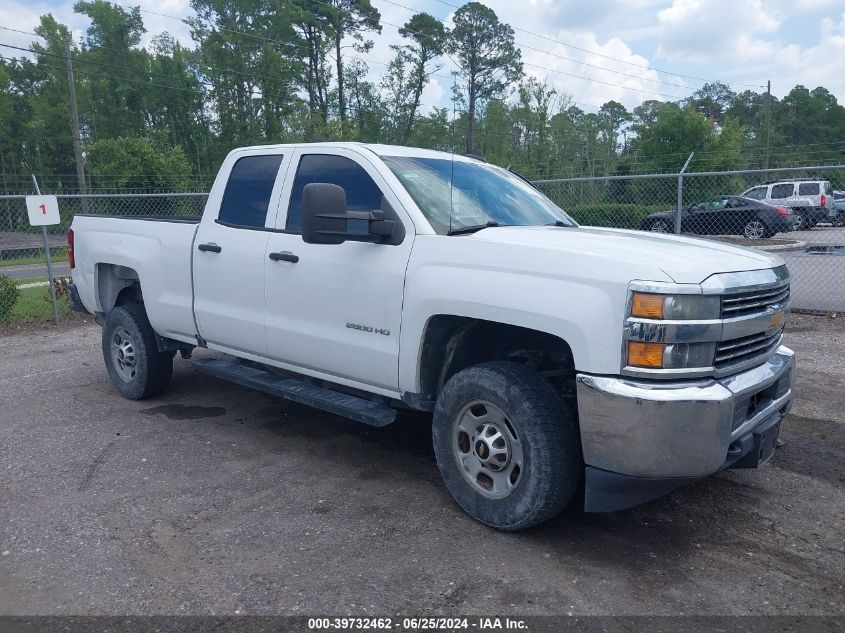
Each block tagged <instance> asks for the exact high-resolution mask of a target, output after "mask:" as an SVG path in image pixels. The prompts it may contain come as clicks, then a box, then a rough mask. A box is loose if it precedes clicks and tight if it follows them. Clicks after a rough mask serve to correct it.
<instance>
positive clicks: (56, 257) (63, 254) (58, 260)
mask: <svg viewBox="0 0 845 633" xmlns="http://www.w3.org/2000/svg"><path fill="white" fill-rule="evenodd" d="M51 257H52V262H53V263H54V264H67V249H66V248H63V249H61V250H58V251H51ZM26 264H44V265H46V264H47V260H46V259H44V253H43V252H42V253H39V254H38V255H31V256H29V257H14V258H12V259H0V270H2V269H3V267H4V266H24V265H26ZM0 274H2V272H0Z"/></svg>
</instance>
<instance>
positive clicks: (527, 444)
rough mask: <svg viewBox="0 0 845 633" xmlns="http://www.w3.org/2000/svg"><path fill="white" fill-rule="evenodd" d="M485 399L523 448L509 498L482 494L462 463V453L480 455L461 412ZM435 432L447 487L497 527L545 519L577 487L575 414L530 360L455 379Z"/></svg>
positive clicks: (487, 366) (437, 412)
mask: <svg viewBox="0 0 845 633" xmlns="http://www.w3.org/2000/svg"><path fill="white" fill-rule="evenodd" d="M479 401H483V402H487V403H489V404H492V405H493V406H494V407H498V409H500V412H501V413H504V415H505V416H506V417H505V422H504V424H506V425H507V426H508V429H509V430H512V431H513V433H514V435H515V437H516V438H518V442H519V445H520V447H521V448H520V452H521V462H522V468H521V469H520V472H519V474H518V478H517V479H516V481H515V483H514V485H513V489H512V491H511V492H509V493H508V494H507V496H505V497H503V498H490V497H489V496H486V495H485V494H482V492H480V491H479V489H477V486H476V485H474V484H473V483H472V482H471V479H470V477H469V475H467V474H466V472H467V471H465V469H464V468H463V467H462V466H461V463H460V462H459V460H460V459H461V458H462V456H463V457H466V456H470V455H472V457H475V455H474V454H473V453H472V451H473V450H475V449H473V448H470V450H469V452H466V451H463V449H462V448H461V446H460V445H459V439H458V435H459V433H460V421H459V417H463V416H462V413H463V412H465V411H466V410H467V407H469V406H470V405H471V404H472V403H476V402H479ZM477 406H478V405H477V404H476V405H475V406H473V407H472V409H470V411H472V410H474V409H475V407H477ZM482 406H483V405H482ZM432 435H433V439H434V453H435V456H436V458H437V466H438V468H439V469H440V474H441V476H442V477H443V481H444V482H445V484H446V488H448V490H449V492H450V493H451V494H452V496H453V497H454V499H455V501H457V503H458V505H460V506H461V508H463V509H464V510H465V511H466V512H467V513H468V514H469V515H471V516H472V517H474V518H475V519H477V520H479V521H481V522H482V523H485V524H486V525H489V526H491V527H494V528H497V529H499V530H508V531H513V530H522V529H525V528H528V527H531V526H533V525H537V524H539V523H542V522H543V521H546V520H547V519H550V518H551V517H553V516H554V515H556V514H558V513H559V512H560V511H561V510H563V509H564V508H565V507H566V506H567V505H568V504H569V502H570V501H571V500H572V498H573V497H574V495H575V493H576V492H577V489H578V486H579V483H580V479H581V472H582V470H583V463H582V458H581V443H580V439H579V435H578V430H577V425H576V420H575V416H574V415H572V414H571V413H569V412H567V411H566V410H565V407H564V406H563V404H562V402H561V399H560V398H559V397H558V395H557V394H556V393H555V391H554V389H553V388H552V385H551V384H550V383H549V382H548V381H547V380H545V379H544V378H542V377H541V376H540V375H539V374H538V373H537V372H536V371H534V370H532V369H529V368H528V367H526V366H524V365H520V364H518V363H512V362H505V361H499V362H491V363H484V364H481V365H475V366H473V367H470V368H468V369H465V370H463V371H461V372H459V373H457V374H455V375H454V376H452V378H451V379H450V380H449V381H448V382H447V383H446V385H445V386H444V387H443V389H442V390H441V392H440V394H439V395H438V397H437V403H436V405H435V408H434V427H433V433H432ZM470 446H472V444H470ZM511 475H512V473H511ZM479 476H483V472H482V473H481V475H479ZM477 481H478V480H477V479H476V483H477ZM512 483H513V482H512Z"/></svg>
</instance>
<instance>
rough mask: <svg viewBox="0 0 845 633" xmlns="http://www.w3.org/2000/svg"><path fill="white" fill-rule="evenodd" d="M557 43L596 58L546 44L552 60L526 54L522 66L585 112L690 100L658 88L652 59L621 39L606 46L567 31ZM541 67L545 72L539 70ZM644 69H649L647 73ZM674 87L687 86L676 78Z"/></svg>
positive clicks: (589, 35)
mask: <svg viewBox="0 0 845 633" xmlns="http://www.w3.org/2000/svg"><path fill="white" fill-rule="evenodd" d="M555 39H559V40H561V41H565V42H567V43H569V44H572V45H574V46H577V47H578V48H581V49H584V50H588V51H591V52H590V53H584V52H579V51H574V50H573V49H571V48H567V47H565V46H563V45H562V44H550V43H548V42H547V43H546V46H545V50H546V52H547V53H550V54H551V55H549V54H543V53H540V52H536V51H530V50H524V51H523V61H524V62H525V64H526V66H525V72H526V73H528V74H530V75H533V76H535V77H538V78H540V79H545V80H547V81H548V82H549V83H550V84H551V85H552V86H554V87H555V88H556V89H557V90H558V92H560V93H562V94H566V95H571V96H572V98H573V99H574V100H575V101H576V102H578V104H579V105H581V106H582V107H584V106H585V105H586V106H587V107H586V109H587V110H589V109H591V108H589V105H590V104H592V105H595V106H600V105H602V104H604V103H605V102H607V101H609V100H611V99H613V100H615V101H619V102H620V103H622V104H624V105H625V106H627V107H628V108H633V107H635V106H637V105H639V104H640V103H642V102H643V101H645V100H647V99H657V100H666V99H668V98H673V97H674V98H679V97H681V96H683V95H684V94H686V91H685V90H684V89H679V88H676V87H672V86H666V85H662V84H660V83H657V81H658V80H660V75H659V74H658V73H657V71H655V70H653V69H650V68H648V64H649V61H648V59H646V58H645V57H643V56H641V55H638V54H636V53H634V52H633V51H632V50H631V48H630V47H629V46H628V45H627V44H626V43H625V42H623V41H622V40H621V39H619V38H616V37H613V38H610V39H609V40H607V41H604V42H601V41H599V39H598V37H597V36H596V34H595V33H592V32H584V31H581V32H567V31H562V32H559V33H556V34H555ZM553 55H560V56H563V57H569V58H572V59H575V60H576V61H566V60H564V59H561V58H559V57H554V56H553ZM602 55H605V56H607V57H613V58H615V59H618V60H622V61H624V62H630V63H631V64H635V65H629V64H624V63H621V62H618V61H613V60H610V59H607V58H606V57H602ZM585 64H591V65H592V66H588V65H585ZM539 66H542V67H543V68H538V67H539ZM642 66H645V68H643V67H642ZM596 67H600V68H605V69H607V70H601V69H599V68H596ZM545 69H550V70H545ZM554 71H557V72H554ZM614 71H619V72H614ZM562 73H568V74H569V75H578V76H580V77H584V78H586V79H580V78H576V77H571V76H567V75H564V74H562ZM622 73H624V74H622ZM667 81H670V80H667ZM671 81H672V83H678V84H679V85H683V83H682V81H683V80H680V79H677V78H674V79H671ZM661 95H666V96H661Z"/></svg>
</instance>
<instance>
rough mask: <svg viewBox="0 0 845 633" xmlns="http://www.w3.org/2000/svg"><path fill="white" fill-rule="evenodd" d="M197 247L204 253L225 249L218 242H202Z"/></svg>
mask: <svg viewBox="0 0 845 633" xmlns="http://www.w3.org/2000/svg"><path fill="white" fill-rule="evenodd" d="M197 248H198V249H199V250H201V251H202V252H204V253H206V252H208V253H219V252H220V251H222V250H223V247H222V246H218V245H217V244H200V245H199V246H197Z"/></svg>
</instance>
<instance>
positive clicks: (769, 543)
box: [0, 316, 845, 615]
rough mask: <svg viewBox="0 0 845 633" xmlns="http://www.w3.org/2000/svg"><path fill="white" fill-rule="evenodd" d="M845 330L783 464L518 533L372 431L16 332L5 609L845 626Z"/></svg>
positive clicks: (419, 453)
mask: <svg viewBox="0 0 845 633" xmlns="http://www.w3.org/2000/svg"><path fill="white" fill-rule="evenodd" d="M843 324H845V321H843V320H841V319H840V320H832V319H831V320H823V319H818V318H811V317H800V316H799V317H795V318H794V320H793V321H792V324H791V326H790V331H789V333H788V335H787V342H788V343H789V344H790V345H792V346H793V347H794V348H795V349H796V351H797V353H798V354H800V356H799V358H800V360H799V365H798V366H799V373H798V387H797V402H796V406H795V409H794V411H793V414H792V415H790V416H789V418H788V419H787V420H786V421H785V423H784V427H783V431H782V437H783V439H785V441H786V446H785V447H783V448H782V449H780V450H779V451H778V454H777V455H776V456H775V457H774V459H773V461H772V462H771V463H770V464H768V465H767V466H766V467H764V468H762V469H760V470H753V471H729V472H725V473H721V474H718V475H716V476H714V477H711V478H709V479H708V480H705V481H703V482H700V483H698V484H694V485H691V486H688V487H686V488H684V489H681V490H679V491H677V492H676V493H674V494H673V495H671V496H670V497H668V498H666V499H662V500H659V501H655V502H652V503H649V504H646V505H644V506H642V507H640V508H638V509H634V510H629V511H626V512H618V513H615V514H609V515H599V516H596V515H592V516H591V515H584V514H582V513H580V512H578V511H577V510H575V509H573V510H570V511H568V512H567V513H566V514H564V515H563V516H561V517H559V518H557V519H555V520H553V521H552V522H550V523H548V524H546V525H544V526H541V527H539V528H536V529H533V530H530V531H528V532H524V533H520V534H505V533H499V532H495V531H493V530H490V529H488V528H485V527H483V526H482V525H480V524H478V523H476V522H475V521H473V520H472V519H470V518H469V517H467V516H466V515H465V514H464V513H463V512H461V511H460V510H459V509H458V508H457V507H456V505H455V504H454V503H453V502H452V500H451V499H450V497H449V495H448V494H447V492H446V491H445V490H444V488H443V486H442V484H441V482H440V479H439V476H438V472H437V469H436V467H435V464H434V459H433V454H432V450H431V435H430V427H429V426H428V422H427V420H426V418H425V417H422V416H420V417H416V416H403V417H401V418H400V420H399V421H398V422H397V423H396V424H394V425H392V426H389V427H387V428H384V429H372V428H368V427H365V426H361V425H357V424H355V423H352V422H348V421H345V420H342V419H339V418H337V417H334V416H331V415H328V414H324V413H320V412H316V411H314V410H311V409H307V408H304V407H301V406H297V405H295V404H290V403H286V402H283V401H280V400H275V399H273V398H270V397H268V396H265V395H262V394H259V393H255V392H250V391H247V390H245V389H242V388H240V387H237V386H235V385H231V384H228V383H225V382H221V381H218V380H215V379H212V378H209V377H206V376H202V375H198V374H195V373H193V372H192V371H191V369H190V368H189V366H188V364H187V363H186V362H184V361H177V365H176V372H175V375H174V379H173V382H172V385H171V388H170V390H169V391H168V392H167V394H165V395H164V396H163V397H160V398H156V399H152V400H148V401H143V402H132V401H128V400H123V399H121V398H120V397H119V396H118V395H117V393H116V392H115V390H114V389H113V388H112V386H111V385H110V383H109V381H108V379H107V377H106V373H105V371H104V369H103V367H102V361H101V358H100V351H99V345H100V330H99V329H98V328H96V327H91V326H80V327H77V328H74V329H70V330H66V331H62V332H46V333H37V334H30V335H15V336H11V337H6V338H0V490H2V494H0V553H2V557H0V613H6V614H8V613H15V614H34V613H38V614H57V613H59V614H61V613H74V614H91V613H98V614H150V613H156V614H168V613H190V614H209V613H214V614H233V613H235V612H236V611H239V612H240V613H242V614H269V613H279V614H321V613H332V614H355V615H368V614H396V613H404V614H419V615H430V614H456V613H465V614H483V615H489V614H493V613H503V612H504V613H509V614H532V613H534V614H566V613H575V614H672V615H675V614H678V613H683V614H778V613H786V614H839V615H842V614H845V586H843V585H844V584H845V550H843V542H845V486H843V483H845V413H843V412H844V411H845V332H843Z"/></svg>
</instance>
